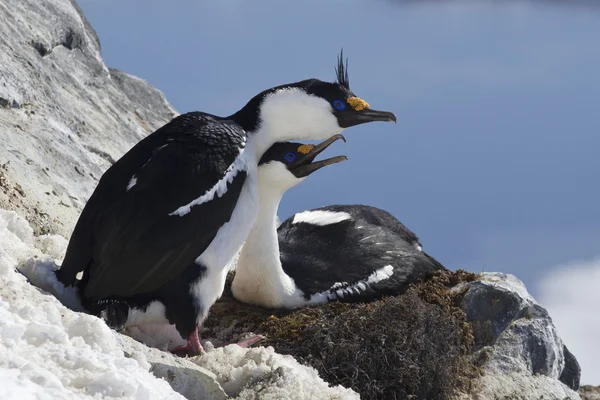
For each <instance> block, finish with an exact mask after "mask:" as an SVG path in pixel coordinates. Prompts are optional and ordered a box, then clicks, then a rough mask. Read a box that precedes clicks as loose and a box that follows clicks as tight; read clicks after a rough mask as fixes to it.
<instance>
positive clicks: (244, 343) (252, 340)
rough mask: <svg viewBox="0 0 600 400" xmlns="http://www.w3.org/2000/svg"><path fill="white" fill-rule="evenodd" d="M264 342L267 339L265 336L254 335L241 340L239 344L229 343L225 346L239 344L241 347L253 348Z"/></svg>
mask: <svg viewBox="0 0 600 400" xmlns="http://www.w3.org/2000/svg"><path fill="white" fill-rule="evenodd" d="M263 340H265V337H264V336H263V335H252V336H250V337H248V338H246V339H243V340H240V341H239V342H236V343H233V342H230V343H227V344H225V345H224V346H227V345H229V344H237V345H238V346H240V347H244V348H247V347H252V346H253V345H255V344H256V343H259V342H262V341H263Z"/></svg>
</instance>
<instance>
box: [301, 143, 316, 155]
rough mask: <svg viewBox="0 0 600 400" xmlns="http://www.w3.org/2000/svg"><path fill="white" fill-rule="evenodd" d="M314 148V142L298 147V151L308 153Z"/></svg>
mask: <svg viewBox="0 0 600 400" xmlns="http://www.w3.org/2000/svg"><path fill="white" fill-rule="evenodd" d="M314 148H315V145H314V144H303V145H302V146H300V147H298V153H301V154H308V153H309V152H310V151H311V150H312V149H314Z"/></svg>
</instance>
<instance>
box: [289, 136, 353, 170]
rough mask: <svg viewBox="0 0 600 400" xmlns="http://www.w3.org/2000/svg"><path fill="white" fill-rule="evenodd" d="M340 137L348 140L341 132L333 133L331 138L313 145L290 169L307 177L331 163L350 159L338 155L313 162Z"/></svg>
mask: <svg viewBox="0 0 600 400" xmlns="http://www.w3.org/2000/svg"><path fill="white" fill-rule="evenodd" d="M339 139H342V140H343V141H344V142H345V141H346V138H345V137H343V136H342V135H339V134H338V135H333V136H332V137H330V138H329V139H327V140H325V141H323V142H321V143H319V144H318V145H316V146H315V147H313V148H312V149H311V150H310V151H309V152H308V153H306V154H305V155H304V156H302V157H300V158H298V159H297V160H296V162H295V163H294V164H292V165H290V166H289V167H288V169H289V170H290V172H291V173H293V174H294V175H295V176H296V178H305V177H307V176H308V175H310V174H312V173H313V172H315V171H317V170H319V169H321V168H323V167H326V166H328V165H331V164H337V163H339V162H342V161H346V160H347V159H348V157H346V156H336V157H331V158H327V159H325V160H320V161H316V162H313V160H314V159H315V158H316V157H317V156H318V155H319V154H320V153H322V152H323V151H324V150H325V149H326V148H328V147H329V146H331V144H333V142H336V141H338V140H339Z"/></svg>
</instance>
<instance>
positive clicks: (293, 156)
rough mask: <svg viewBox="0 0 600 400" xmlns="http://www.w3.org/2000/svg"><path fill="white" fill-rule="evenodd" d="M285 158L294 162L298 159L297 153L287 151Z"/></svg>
mask: <svg viewBox="0 0 600 400" xmlns="http://www.w3.org/2000/svg"><path fill="white" fill-rule="evenodd" d="M283 158H285V161H287V162H294V161H296V153H292V152H290V153H285V155H284V156H283Z"/></svg>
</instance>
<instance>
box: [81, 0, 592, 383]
mask: <svg viewBox="0 0 600 400" xmlns="http://www.w3.org/2000/svg"><path fill="white" fill-rule="evenodd" d="M407 3H408V4H407ZM79 4H80V6H81V7H82V9H83V10H84V12H85V14H86V16H87V18H88V19H89V21H90V22H91V24H92V25H93V26H94V27H95V29H96V30H97V32H98V35H99V36H100V40H101V43H102V53H103V57H104V59H105V62H106V64H107V65H108V66H109V67H113V68H117V69H120V70H122V71H125V72H128V73H131V74H133V75H136V76H139V77H141V78H143V79H145V80H147V81H149V82H150V83H151V84H153V85H154V86H155V87H157V88H158V89H160V90H162V91H163V92H164V93H165V95H166V96H167V99H168V100H169V101H170V102H171V104H173V106H174V107H175V108H176V109H177V110H178V111H179V112H187V111H193V110H199V111H205V112H209V113H213V114H217V115H229V114H232V113H233V112H235V111H236V110H238V109H239V108H241V107H242V106H243V105H244V104H245V103H246V102H247V101H248V100H249V99H250V98H251V97H253V96H254V95H255V94H257V93H258V92H260V91H262V90H264V89H266V88H269V87H272V86H276V85H279V84H283V83H289V82H295V81H298V80H301V79H305V78H310V77H315V78H319V79H322V80H333V79H334V66H335V62H336V57H337V55H338V53H339V50H340V48H342V47H343V48H344V54H345V55H346V56H348V58H349V74H350V83H351V88H352V90H353V91H354V93H355V94H356V95H357V96H359V97H362V98H364V99H365V100H366V101H368V102H369V103H370V105H371V107H372V108H374V109H381V110H388V111H393V112H394V113H395V114H396V115H397V117H398V123H397V124H385V123H373V124H367V125H361V126H358V127H354V128H350V129H348V130H347V131H346V132H345V133H344V135H345V136H346V138H347V139H348V142H347V143H345V144H344V143H340V144H337V145H334V146H332V147H331V148H330V149H328V151H327V152H326V154H324V155H323V157H326V156H333V155H337V154H345V155H347V156H348V157H349V161H347V162H345V163H342V164H338V165H335V166H332V167H328V168H325V169H323V170H321V171H319V172H318V173H315V174H314V175H312V176H311V177H310V178H309V179H307V180H306V181H305V182H304V183H303V184H302V185H299V186H297V187H295V188H293V189H291V190H290V191H289V192H288V193H287V194H286V195H285V197H284V199H283V201H282V204H281V206H280V209H279V216H280V218H282V220H283V219H285V218H287V217H289V216H291V215H292V214H293V213H295V212H299V211H303V210H306V209H310V208H314V207H320V206H324V205H330V204H368V205H372V206H376V207H380V208H383V209H385V210H387V211H389V212H391V213H392V214H393V215H395V216H396V217H397V218H399V219H400V220H401V221H402V222H403V223H405V224H406V225H407V226H408V227H409V228H410V229H412V230H413V231H415V232H416V233H417V235H418V236H419V237H420V239H421V242H422V244H423V247H424V249H425V250H426V251H427V252H428V253H429V254H431V255H432V256H434V257H435V258H436V259H438V260H439V261H440V262H442V263H443V264H444V265H445V266H447V267H449V268H451V269H457V268H462V269H466V270H469V271H473V272H481V271H501V272H506V273H511V274H514V275H516V276H517V277H518V278H520V279H521V280H523V281H524V283H525V284H526V285H527V287H528V289H529V291H530V292H531V293H532V294H533V296H534V297H536V298H537V299H538V300H540V302H541V303H542V305H546V306H548V307H549V309H551V308H552V310H556V312H557V313H565V315H564V316H565V318H562V317H560V316H559V317H557V318H555V320H556V321H557V322H556V323H557V325H558V328H559V332H561V324H563V326H565V329H564V330H565V331H568V325H569V323H571V322H572V320H569V318H567V317H570V318H573V317H574V316H576V315H580V314H576V313H575V310H576V309H579V310H583V309H585V308H584V307H579V308H578V307H576V306H573V304H572V302H571V300H569V299H570V297H569V299H567V298H566V297H568V296H567V295H568V294H569V293H577V292H578V290H579V288H580V287H581V288H587V291H585V293H589V295H590V296H588V297H584V296H580V297H578V299H579V300H580V301H581V302H582V304H584V303H585V302H586V301H588V300H593V299H596V304H598V301H597V297H594V296H595V293H594V291H593V290H591V289H589V288H590V282H594V283H595V285H591V287H600V274H599V273H598V271H599V270H600V262H598V261H597V260H599V259H600V184H598V172H599V171H600V157H598V149H599V148H600V134H599V133H600V112H599V106H600V79H598V71H600V50H599V48H598V38H600V7H597V8H594V7H585V6H572V7H569V6H556V5H548V4H554V2H536V3H527V2H519V1H508V0H507V1H498V2H489V1H481V2H460V1H455V2H446V3H443V2H437V1H432V2H427V3H425V4H424V5H423V4H418V5H417V4H415V2H401V1H393V0H387V1H386V0H373V1H358V0H344V1H342V0H331V1H325V0H306V1H297V2H280V1H275V0H261V1H254V2H250V1H243V0H230V1H218V2H217V1H213V2H208V1H198V0H171V1H168V2H167V1H164V0H162V1H156V0H129V1H127V2H123V1H118V0H103V1H99V0H79ZM589 271H592V272H595V273H588V272H589ZM571 274H572V276H573V277H574V278H573V279H566V278H565V277H566V276H570V275H571ZM578 279H579V280H578ZM548 282H550V283H548ZM567 285H569V286H568V287H567ZM563 300H564V301H563ZM557 301H558V302H559V303H560V301H563V303H560V304H557ZM549 305H552V307H550V306H549ZM567 305H570V307H571V308H565V307H567ZM552 310H551V315H553V314H552ZM564 310H567V311H564ZM581 317H582V318H583V317H586V318H588V319H589V318H591V316H590V315H588V314H585V313H584V314H581ZM558 321H561V322H558ZM594 321H596V320H595V319H594ZM589 328H590V329H592V331H591V333H593V334H595V337H600V323H595V325H594V326H593V327H589ZM588 333H589V332H588ZM591 333H589V334H591ZM565 340H566V339H565ZM573 341H577V342H578V343H581V344H583V343H586V346H589V345H591V344H590V341H587V342H584V341H583V339H582V340H581V341H579V339H578V337H577V336H576V335H575V336H572V337H571V342H573ZM567 344H568V345H569V347H570V348H571V350H572V351H573V352H574V353H575V355H576V356H577V355H578V354H581V353H582V352H584V351H585V352H588V353H590V354H593V355H594V356H595V360H597V359H598V358H599V357H600V345H596V347H595V348H594V350H593V351H591V350H590V348H589V347H581V346H582V345H580V347H577V346H578V344H577V343H574V345H571V343H570V342H568V343H567ZM578 351H579V353H578ZM590 362H591V361H590ZM583 380H584V382H586V381H587V382H588V383H595V384H600V371H598V370H596V371H595V372H594V374H592V373H591V372H590V373H589V374H586V372H585V369H584V373H583Z"/></svg>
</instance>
